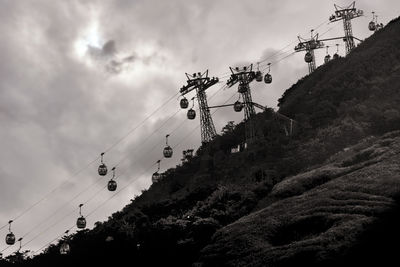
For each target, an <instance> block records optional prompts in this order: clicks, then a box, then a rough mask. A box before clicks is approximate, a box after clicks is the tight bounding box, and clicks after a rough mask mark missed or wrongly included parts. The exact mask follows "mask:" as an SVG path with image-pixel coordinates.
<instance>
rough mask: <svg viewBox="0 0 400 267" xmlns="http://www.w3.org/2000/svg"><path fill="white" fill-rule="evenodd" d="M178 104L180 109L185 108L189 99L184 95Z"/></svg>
mask: <svg viewBox="0 0 400 267" xmlns="http://www.w3.org/2000/svg"><path fill="white" fill-rule="evenodd" d="M179 104H180V106H181V109H186V108H187V107H188V106H189V101H188V100H187V99H186V97H184V98H182V99H181V101H180V103H179Z"/></svg>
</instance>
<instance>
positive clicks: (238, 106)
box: [233, 101, 243, 112]
mask: <svg viewBox="0 0 400 267" xmlns="http://www.w3.org/2000/svg"><path fill="white" fill-rule="evenodd" d="M242 109H243V103H242V102H240V101H236V102H235V103H234V104H233V110H234V111H236V112H240V111H242Z"/></svg>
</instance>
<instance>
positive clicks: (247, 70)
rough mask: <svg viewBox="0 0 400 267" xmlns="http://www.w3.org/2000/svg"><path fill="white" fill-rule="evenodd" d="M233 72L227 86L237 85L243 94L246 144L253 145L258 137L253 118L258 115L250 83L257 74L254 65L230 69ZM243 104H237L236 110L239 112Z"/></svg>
mask: <svg viewBox="0 0 400 267" xmlns="http://www.w3.org/2000/svg"><path fill="white" fill-rule="evenodd" d="M229 69H230V70H231V73H232V74H231V77H230V78H229V80H228V81H227V83H226V84H227V86H228V87H232V86H234V85H235V84H236V83H239V85H238V92H239V93H240V94H241V96H242V99H243V104H242V105H243V107H244V120H245V129H246V130H245V133H246V142H247V143H251V142H252V141H253V140H254V138H255V135H256V132H255V126H254V123H253V121H252V119H251V118H252V117H253V116H254V115H255V114H256V111H255V109H254V106H253V105H252V103H253V100H252V98H251V90H250V85H249V84H250V83H251V82H252V81H254V79H255V78H256V73H255V72H254V71H253V64H251V65H250V66H244V67H243V68H239V67H236V68H232V67H229ZM240 105H241V103H240V102H239V101H237V102H236V106H235V105H234V110H235V111H236V112H239V111H240V110H241V108H240Z"/></svg>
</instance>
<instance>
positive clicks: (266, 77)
mask: <svg viewBox="0 0 400 267" xmlns="http://www.w3.org/2000/svg"><path fill="white" fill-rule="evenodd" d="M270 72H271V63H268V72H267V74H265V76H264V82H265V83H266V84H269V83H272V76H271V74H269V73H270Z"/></svg>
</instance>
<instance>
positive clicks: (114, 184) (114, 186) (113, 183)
mask: <svg viewBox="0 0 400 267" xmlns="http://www.w3.org/2000/svg"><path fill="white" fill-rule="evenodd" d="M107 188H108V191H115V190H117V182H116V181H114V180H112V179H111V180H110V181H108V184H107Z"/></svg>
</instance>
